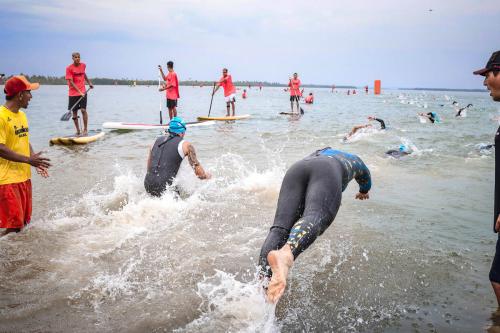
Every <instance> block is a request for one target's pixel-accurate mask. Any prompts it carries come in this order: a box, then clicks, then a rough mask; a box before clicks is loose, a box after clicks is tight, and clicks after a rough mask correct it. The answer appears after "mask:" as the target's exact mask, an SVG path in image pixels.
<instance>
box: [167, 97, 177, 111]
mask: <svg viewBox="0 0 500 333" xmlns="http://www.w3.org/2000/svg"><path fill="white" fill-rule="evenodd" d="M175 107H177V100H176V99H168V98H167V108H169V109H173V108H175Z"/></svg>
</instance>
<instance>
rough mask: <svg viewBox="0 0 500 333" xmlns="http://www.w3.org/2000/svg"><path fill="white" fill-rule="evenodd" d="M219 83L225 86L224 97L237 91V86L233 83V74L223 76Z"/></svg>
mask: <svg viewBox="0 0 500 333" xmlns="http://www.w3.org/2000/svg"><path fill="white" fill-rule="evenodd" d="M219 85H220V86H222V88H224V97H227V96H229V95H231V94H234V93H235V92H236V88H234V85H233V79H232V77H231V75H229V74H228V75H227V76H226V77H224V76H223V77H221V78H220V80H219Z"/></svg>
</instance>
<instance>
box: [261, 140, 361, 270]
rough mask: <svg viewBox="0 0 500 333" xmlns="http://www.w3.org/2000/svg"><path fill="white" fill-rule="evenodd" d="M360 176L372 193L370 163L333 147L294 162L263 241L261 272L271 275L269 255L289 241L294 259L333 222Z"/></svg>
mask: <svg viewBox="0 0 500 333" xmlns="http://www.w3.org/2000/svg"><path fill="white" fill-rule="evenodd" d="M353 178H354V179H356V181H357V182H358V184H359V191H360V192H361V193H368V191H369V190H370V188H371V177H370V171H369V170H368V167H367V166H366V165H365V164H364V163H363V161H362V160H361V159H360V158H359V157H358V156H356V155H352V154H348V153H344V152H341V151H338V150H333V149H331V148H324V149H321V150H318V151H316V152H315V153H313V154H311V155H309V156H308V157H306V158H304V159H303V160H300V161H298V162H296V163H295V164H293V165H292V166H291V167H290V169H288V171H287V172H286V174H285V178H284V179H283V183H282V185H281V190H280V194H279V198H278V207H277V208H276V215H275V217H274V223H273V226H272V227H271V229H270V231H269V234H268V235H267V238H266V240H265V242H264V244H263V245H262V249H261V252H260V258H259V265H260V267H261V274H262V275H265V276H271V274H272V272H271V269H270V268H269V267H268V262H267V255H268V254H269V252H270V251H272V250H278V249H280V248H282V247H283V246H284V245H285V244H289V245H290V248H291V250H292V254H293V257H294V260H295V259H296V258H297V256H298V255H299V254H300V253H302V252H303V251H304V250H305V249H307V247H308V246H309V245H311V244H312V243H313V242H314V240H315V239H316V238H317V237H318V236H319V235H321V234H322V233H323V232H324V231H325V230H326V229H327V228H328V227H329V226H330V224H331V223H332V222H333V220H334V219H335V216H336V215H337V211H338V209H339V207H340V202H341V199H342V192H343V191H344V190H345V189H346V187H347V185H348V184H349V182H350V181H351V180H352V179H353Z"/></svg>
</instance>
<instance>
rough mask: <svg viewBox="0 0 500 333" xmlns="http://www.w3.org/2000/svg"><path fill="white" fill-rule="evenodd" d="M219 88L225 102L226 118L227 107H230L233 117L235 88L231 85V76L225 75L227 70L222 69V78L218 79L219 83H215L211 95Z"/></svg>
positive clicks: (228, 114)
mask: <svg viewBox="0 0 500 333" xmlns="http://www.w3.org/2000/svg"><path fill="white" fill-rule="evenodd" d="M221 86H222V88H224V99H225V100H226V108H227V115H226V117H229V116H230V113H229V105H231V106H232V109H233V117H234V112H235V110H234V109H235V107H234V102H236V88H235V87H234V85H233V78H232V77H231V75H229V74H228V73H227V68H223V69H222V77H221V78H220V80H219V82H217V86H216V87H215V90H214V92H213V94H215V93H216V92H217V90H219V88H220V87H221ZM213 94H212V95H213Z"/></svg>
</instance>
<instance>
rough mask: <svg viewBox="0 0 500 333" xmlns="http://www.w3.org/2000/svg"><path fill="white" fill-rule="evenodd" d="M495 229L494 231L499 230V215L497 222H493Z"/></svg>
mask: <svg viewBox="0 0 500 333" xmlns="http://www.w3.org/2000/svg"><path fill="white" fill-rule="evenodd" d="M495 231H496V232H499V231H500V215H498V217H497V222H496V223H495Z"/></svg>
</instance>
